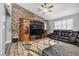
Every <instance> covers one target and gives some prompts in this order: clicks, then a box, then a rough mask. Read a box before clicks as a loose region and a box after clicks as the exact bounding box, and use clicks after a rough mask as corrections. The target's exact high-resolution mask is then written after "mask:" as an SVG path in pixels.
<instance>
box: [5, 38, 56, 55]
mask: <svg viewBox="0 0 79 59" xmlns="http://www.w3.org/2000/svg"><path fill="white" fill-rule="evenodd" d="M55 44H57V42H56V41H54V40H50V39H49V38H44V39H38V40H34V41H29V42H27V43H26V44H22V42H16V43H8V44H6V48H5V54H6V56H41V54H42V50H43V49H45V48H47V47H49V46H51V45H55Z"/></svg>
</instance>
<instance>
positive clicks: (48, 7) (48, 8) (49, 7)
mask: <svg viewBox="0 0 79 59" xmlns="http://www.w3.org/2000/svg"><path fill="white" fill-rule="evenodd" d="M53 7H54V6H53V5H50V4H47V3H44V4H42V5H40V8H39V10H38V11H42V12H43V13H47V12H52V8H53Z"/></svg>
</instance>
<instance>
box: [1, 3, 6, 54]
mask: <svg viewBox="0 0 79 59" xmlns="http://www.w3.org/2000/svg"><path fill="white" fill-rule="evenodd" d="M4 19H5V17H4V4H2V3H0V55H3V54H4V39H3V27H4V24H3V20H4Z"/></svg>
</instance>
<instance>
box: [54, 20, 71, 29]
mask: <svg viewBox="0 0 79 59" xmlns="http://www.w3.org/2000/svg"><path fill="white" fill-rule="evenodd" d="M54 28H55V29H65V30H72V29H73V19H67V20H61V21H55V22H54Z"/></svg>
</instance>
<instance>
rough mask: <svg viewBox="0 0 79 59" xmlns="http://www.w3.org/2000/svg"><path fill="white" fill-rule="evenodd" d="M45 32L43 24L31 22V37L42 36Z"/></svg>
mask: <svg viewBox="0 0 79 59" xmlns="http://www.w3.org/2000/svg"><path fill="white" fill-rule="evenodd" d="M43 32H44V24H43V23H42V22H31V24H30V34H31V35H41V34H43Z"/></svg>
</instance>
